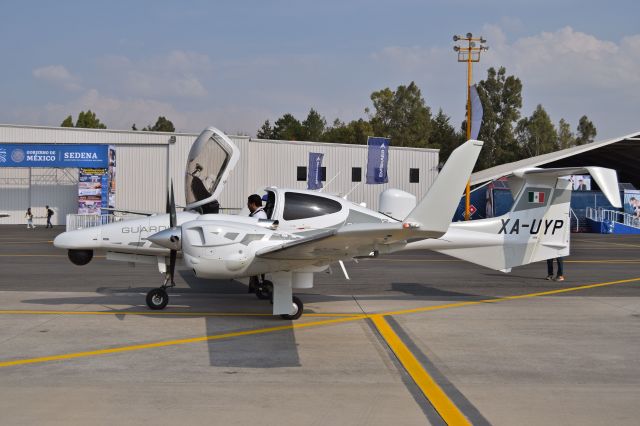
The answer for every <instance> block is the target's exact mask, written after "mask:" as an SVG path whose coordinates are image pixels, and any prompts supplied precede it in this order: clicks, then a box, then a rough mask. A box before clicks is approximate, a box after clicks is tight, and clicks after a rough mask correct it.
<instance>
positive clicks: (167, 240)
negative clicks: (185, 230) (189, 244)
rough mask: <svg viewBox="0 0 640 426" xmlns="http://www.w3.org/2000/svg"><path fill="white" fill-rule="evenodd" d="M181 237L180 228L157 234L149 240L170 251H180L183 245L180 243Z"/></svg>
mask: <svg viewBox="0 0 640 426" xmlns="http://www.w3.org/2000/svg"><path fill="white" fill-rule="evenodd" d="M181 237H182V230H181V229H180V227H176V228H169V229H165V230H162V231H160V232H158V233H155V234H153V235H151V236H149V237H147V240H149V241H151V242H152V243H155V244H157V245H159V246H161V247H166V248H168V249H170V250H180V249H181V248H182V243H181V242H180V238H181Z"/></svg>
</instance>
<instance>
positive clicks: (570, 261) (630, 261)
mask: <svg viewBox="0 0 640 426" xmlns="http://www.w3.org/2000/svg"><path fill="white" fill-rule="evenodd" d="M565 262H566V263H640V260H634V259H610V260H565Z"/></svg>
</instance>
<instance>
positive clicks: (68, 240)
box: [53, 227, 100, 249]
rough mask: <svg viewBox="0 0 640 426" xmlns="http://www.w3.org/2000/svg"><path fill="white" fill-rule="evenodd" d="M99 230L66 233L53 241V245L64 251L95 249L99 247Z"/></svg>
mask: <svg viewBox="0 0 640 426" xmlns="http://www.w3.org/2000/svg"><path fill="white" fill-rule="evenodd" d="M99 239H100V228H99V227H95V228H87V229H78V230H76V231H67V232H63V233H62V234H60V235H58V236H57V237H55V238H54V239H53V245H54V246H56V247H58V248H64V249H84V248H89V249H90V248H95V247H97V246H99V245H100V241H99Z"/></svg>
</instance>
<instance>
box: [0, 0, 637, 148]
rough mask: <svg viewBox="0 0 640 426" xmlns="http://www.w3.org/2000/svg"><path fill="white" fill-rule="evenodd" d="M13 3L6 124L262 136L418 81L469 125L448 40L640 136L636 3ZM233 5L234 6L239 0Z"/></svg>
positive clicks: (535, 98)
mask: <svg viewBox="0 0 640 426" xmlns="http://www.w3.org/2000/svg"><path fill="white" fill-rule="evenodd" d="M219 3H221V4H216V2H207V1H195V2H168V1H154V2H143V1H139V2H124V1H110V2H87V1H84V2H76V1H65V2H13V3H6V2H5V3H4V4H3V7H2V11H3V14H2V15H3V18H4V19H3V20H2V21H3V22H2V25H1V26H0V54H1V55H2V58H3V61H2V62H3V66H2V67H1V68H0V77H1V78H0V91H1V93H2V96H1V97H0V122H2V123H18V124H33V125H58V124H60V122H61V121H62V120H63V119H64V117H66V116H67V115H69V114H73V115H74V117H75V116H77V114H78V112H79V111H80V110H83V109H92V110H94V111H96V112H97V114H98V117H100V118H101V119H102V121H103V122H105V123H106V124H107V125H108V127H109V128H116V129H127V128H130V126H131V124H132V123H134V122H135V123H136V124H137V125H138V127H142V126H144V125H146V124H149V123H152V122H153V121H154V120H155V118H156V117H157V116H158V115H165V116H167V117H168V118H169V119H171V120H172V121H173V122H174V123H175V124H176V127H177V129H178V130H180V131H189V132H198V131H200V130H201V129H202V128H204V127H206V126H208V125H215V126H218V127H220V128H222V129H224V130H225V131H227V132H230V133H239V132H240V133H246V134H249V135H255V131H256V130H257V129H258V127H259V126H260V125H261V124H262V122H263V121H264V120H265V119H270V120H272V121H273V120H274V119H276V118H277V117H279V116H280V115H282V114H283V113H285V112H291V113H293V114H294V115H296V116H297V117H298V118H300V119H303V118H304V117H305V116H306V114H307V112H308V111H309V108H311V107H313V108H315V109H317V110H318V111H319V112H320V113H321V114H323V115H324V116H325V117H326V118H327V120H328V121H329V122H331V121H332V120H333V119H334V118H336V117H339V118H341V119H343V120H351V119H354V118H359V117H363V116H364V108H365V107H368V106H370V101H369V95H370V94H371V92H372V91H374V90H378V89H381V88H384V87H392V88H395V87H396V86H397V85H399V84H408V83H409V82H410V81H412V80H414V81H416V83H417V84H418V86H419V87H420V88H421V89H422V93H423V96H424V98H425V100H426V101H427V104H428V105H429V106H431V107H432V109H433V110H437V109H438V108H440V107H441V108H443V110H444V111H445V112H446V113H447V114H448V115H450V116H452V121H453V123H454V124H455V125H456V127H457V126H458V125H459V122H460V121H461V120H462V118H463V114H464V104H465V94H466V92H465V79H466V75H465V67H464V65H463V64H459V63H457V62H456V56H455V53H454V52H453V51H452V46H453V42H452V40H451V36H452V35H453V34H454V33H462V34H464V33H466V32H469V31H470V32H473V33H474V34H477V35H483V36H485V37H486V38H487V39H488V40H489V42H488V44H489V46H490V50H489V51H488V52H487V53H486V54H484V55H483V58H482V62H481V63H480V64H479V65H476V67H475V69H474V72H475V77H476V80H477V79H481V78H483V77H484V76H485V75H486V69H487V68H488V67H490V66H494V67H498V66H505V67H506V68H507V72H508V73H510V74H515V75H516V76H518V77H520V78H521V79H522V81H523V84H524V107H523V110H522V112H523V114H524V115H529V114H530V113H531V112H532V111H533V109H534V108H535V106H536V105H537V104H539V103H540V104H542V105H543V106H544V107H545V108H546V109H547V111H548V112H549V113H550V115H551V118H552V120H553V121H554V122H556V123H557V121H558V120H560V118H565V119H567V120H568V121H569V122H570V123H571V125H572V127H574V128H575V126H576V125H577V121H578V118H579V117H580V116H581V115H583V114H586V115H587V116H589V117H590V118H591V119H592V120H593V121H594V122H595V124H596V126H597V128H598V131H599V132H598V133H599V134H598V138H597V139H602V138H608V137H615V136H619V135H622V134H626V133H631V132H633V131H636V130H640V123H638V121H639V120H638V118H637V117H638V116H639V115H640V114H639V112H640V72H639V70H640V27H639V26H638V23H637V17H638V16H640V5H639V3H637V2H634V1H619V2H610V4H605V3H604V2H599V1H598V2H596V1H564V2H562V1H558V2H553V1H548V0H539V1H537V2H525V1H521V0H512V1H497V0H496V1H494V0H486V1H484V2H464V1H429V2H427V1H422V2H420V1H394V2H375V3H370V2H364V1H342V2H338V1H332V0H327V1H323V2H307V1H273V2H268V1H255V2H242V1H237V2H234V3H233V4H226V3H227V2H224V3H223V2H219ZM229 3H230V2H229Z"/></svg>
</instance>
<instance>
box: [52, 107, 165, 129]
mask: <svg viewBox="0 0 640 426" xmlns="http://www.w3.org/2000/svg"><path fill="white" fill-rule="evenodd" d="M60 127H78V128H83V129H106V128H107V126H106V125H105V124H104V123H102V122H101V121H100V119H99V118H98V117H96V113H95V112H92V111H91V110H87V111H86V112H85V111H80V113H79V114H78V118H77V119H76V122H75V124H74V122H73V117H72V116H71V115H69V116H67V118H65V119H64V120H63V121H62V123H61V124H60ZM131 130H138V128H137V127H136V124H135V123H133V125H132V126H131ZM142 131H143V132H175V131H176V128H175V126H174V125H173V123H172V122H171V120H169V119H167V118H166V117H163V116H160V117H158V119H157V120H156V124H154V125H153V126H152V125H151V124H149V125H147V126H146V127H143V128H142Z"/></svg>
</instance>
